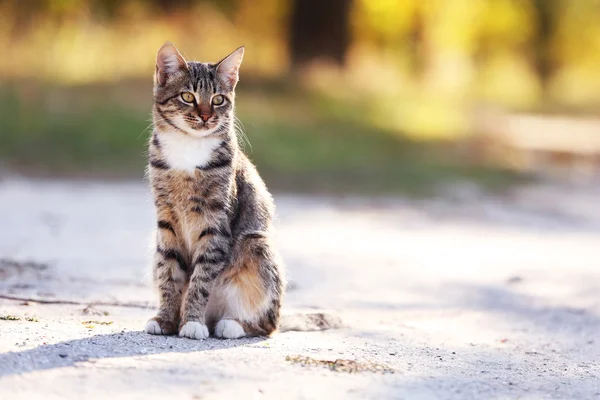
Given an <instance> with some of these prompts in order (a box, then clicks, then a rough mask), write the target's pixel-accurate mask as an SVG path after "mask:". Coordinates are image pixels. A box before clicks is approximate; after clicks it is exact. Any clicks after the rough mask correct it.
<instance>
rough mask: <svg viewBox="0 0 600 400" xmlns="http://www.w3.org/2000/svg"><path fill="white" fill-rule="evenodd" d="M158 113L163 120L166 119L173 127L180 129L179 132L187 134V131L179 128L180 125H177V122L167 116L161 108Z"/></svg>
mask: <svg viewBox="0 0 600 400" xmlns="http://www.w3.org/2000/svg"><path fill="white" fill-rule="evenodd" d="M158 115H160V117H161V118H162V119H163V121H165V122H166V123H167V124H169V125H170V126H171V127H172V128H174V129H176V130H178V131H179V132H181V133H183V134H185V135H187V133H186V132H185V131H184V130H182V129H179V127H177V125H175V124H174V123H173V121H171V118H169V117H167V116H166V115H165V113H163V112H162V111H160V110H159V111H158Z"/></svg>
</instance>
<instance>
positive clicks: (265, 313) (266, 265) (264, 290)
mask: <svg viewBox="0 0 600 400" xmlns="http://www.w3.org/2000/svg"><path fill="white" fill-rule="evenodd" d="M283 288H284V277H283V276H282V275H281V272H280V268H279V261H278V258H277V256H276V255H275V254H274V253H273V251H272V250H271V247H270V245H269V242H268V239H267V238H266V236H264V235H262V234H249V235H246V236H244V237H243V238H242V239H241V240H240V241H238V243H237V245H236V246H234V248H233V249H232V263H231V265H230V266H229V267H228V268H226V269H225V270H224V271H223V272H222V273H221V276H220V277H219V278H218V281H217V282H216V285H215V287H214V289H213V291H212V293H211V296H210V299H209V302H208V306H207V314H206V315H207V323H208V326H209V327H210V329H211V331H212V332H213V333H214V335H215V336H216V337H220V338H224V339H237V338H240V337H244V336H267V335H270V334H271V333H273V332H274V331H275V330H276V329H277V325H278V323H279V312H280V308H281V301H282V297H283Z"/></svg>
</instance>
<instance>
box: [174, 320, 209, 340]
mask: <svg viewBox="0 0 600 400" xmlns="http://www.w3.org/2000/svg"><path fill="white" fill-rule="evenodd" d="M179 336H181V337H187V338H190V339H206V338H207V337H208V328H207V327H206V325H204V324H201V323H200V322H196V321H188V322H186V323H185V325H183V326H182V327H181V329H180V330H179Z"/></svg>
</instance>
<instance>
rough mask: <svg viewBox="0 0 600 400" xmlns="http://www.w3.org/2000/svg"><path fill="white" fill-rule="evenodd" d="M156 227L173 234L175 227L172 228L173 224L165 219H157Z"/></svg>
mask: <svg viewBox="0 0 600 400" xmlns="http://www.w3.org/2000/svg"><path fill="white" fill-rule="evenodd" d="M158 227H159V228H160V229H166V230H168V231H171V232H172V233H173V235H174V234H175V229H173V225H171V223H170V222H168V221H165V220H164V219H161V220H160V221H158Z"/></svg>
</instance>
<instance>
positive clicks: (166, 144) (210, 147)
mask: <svg viewBox="0 0 600 400" xmlns="http://www.w3.org/2000/svg"><path fill="white" fill-rule="evenodd" d="M222 141H223V139H220V138H218V137H205V138H195V137H192V136H189V135H185V134H182V133H180V132H165V133H163V134H161V135H160V152H161V154H162V157H163V158H164V160H165V161H166V162H167V164H168V165H169V168H170V169H174V170H179V171H184V172H187V173H191V174H193V173H194V171H195V170H196V167H203V166H205V165H206V164H208V163H209V162H210V160H211V159H212V157H213V153H214V150H215V148H217V146H219V144H221V142H222Z"/></svg>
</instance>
